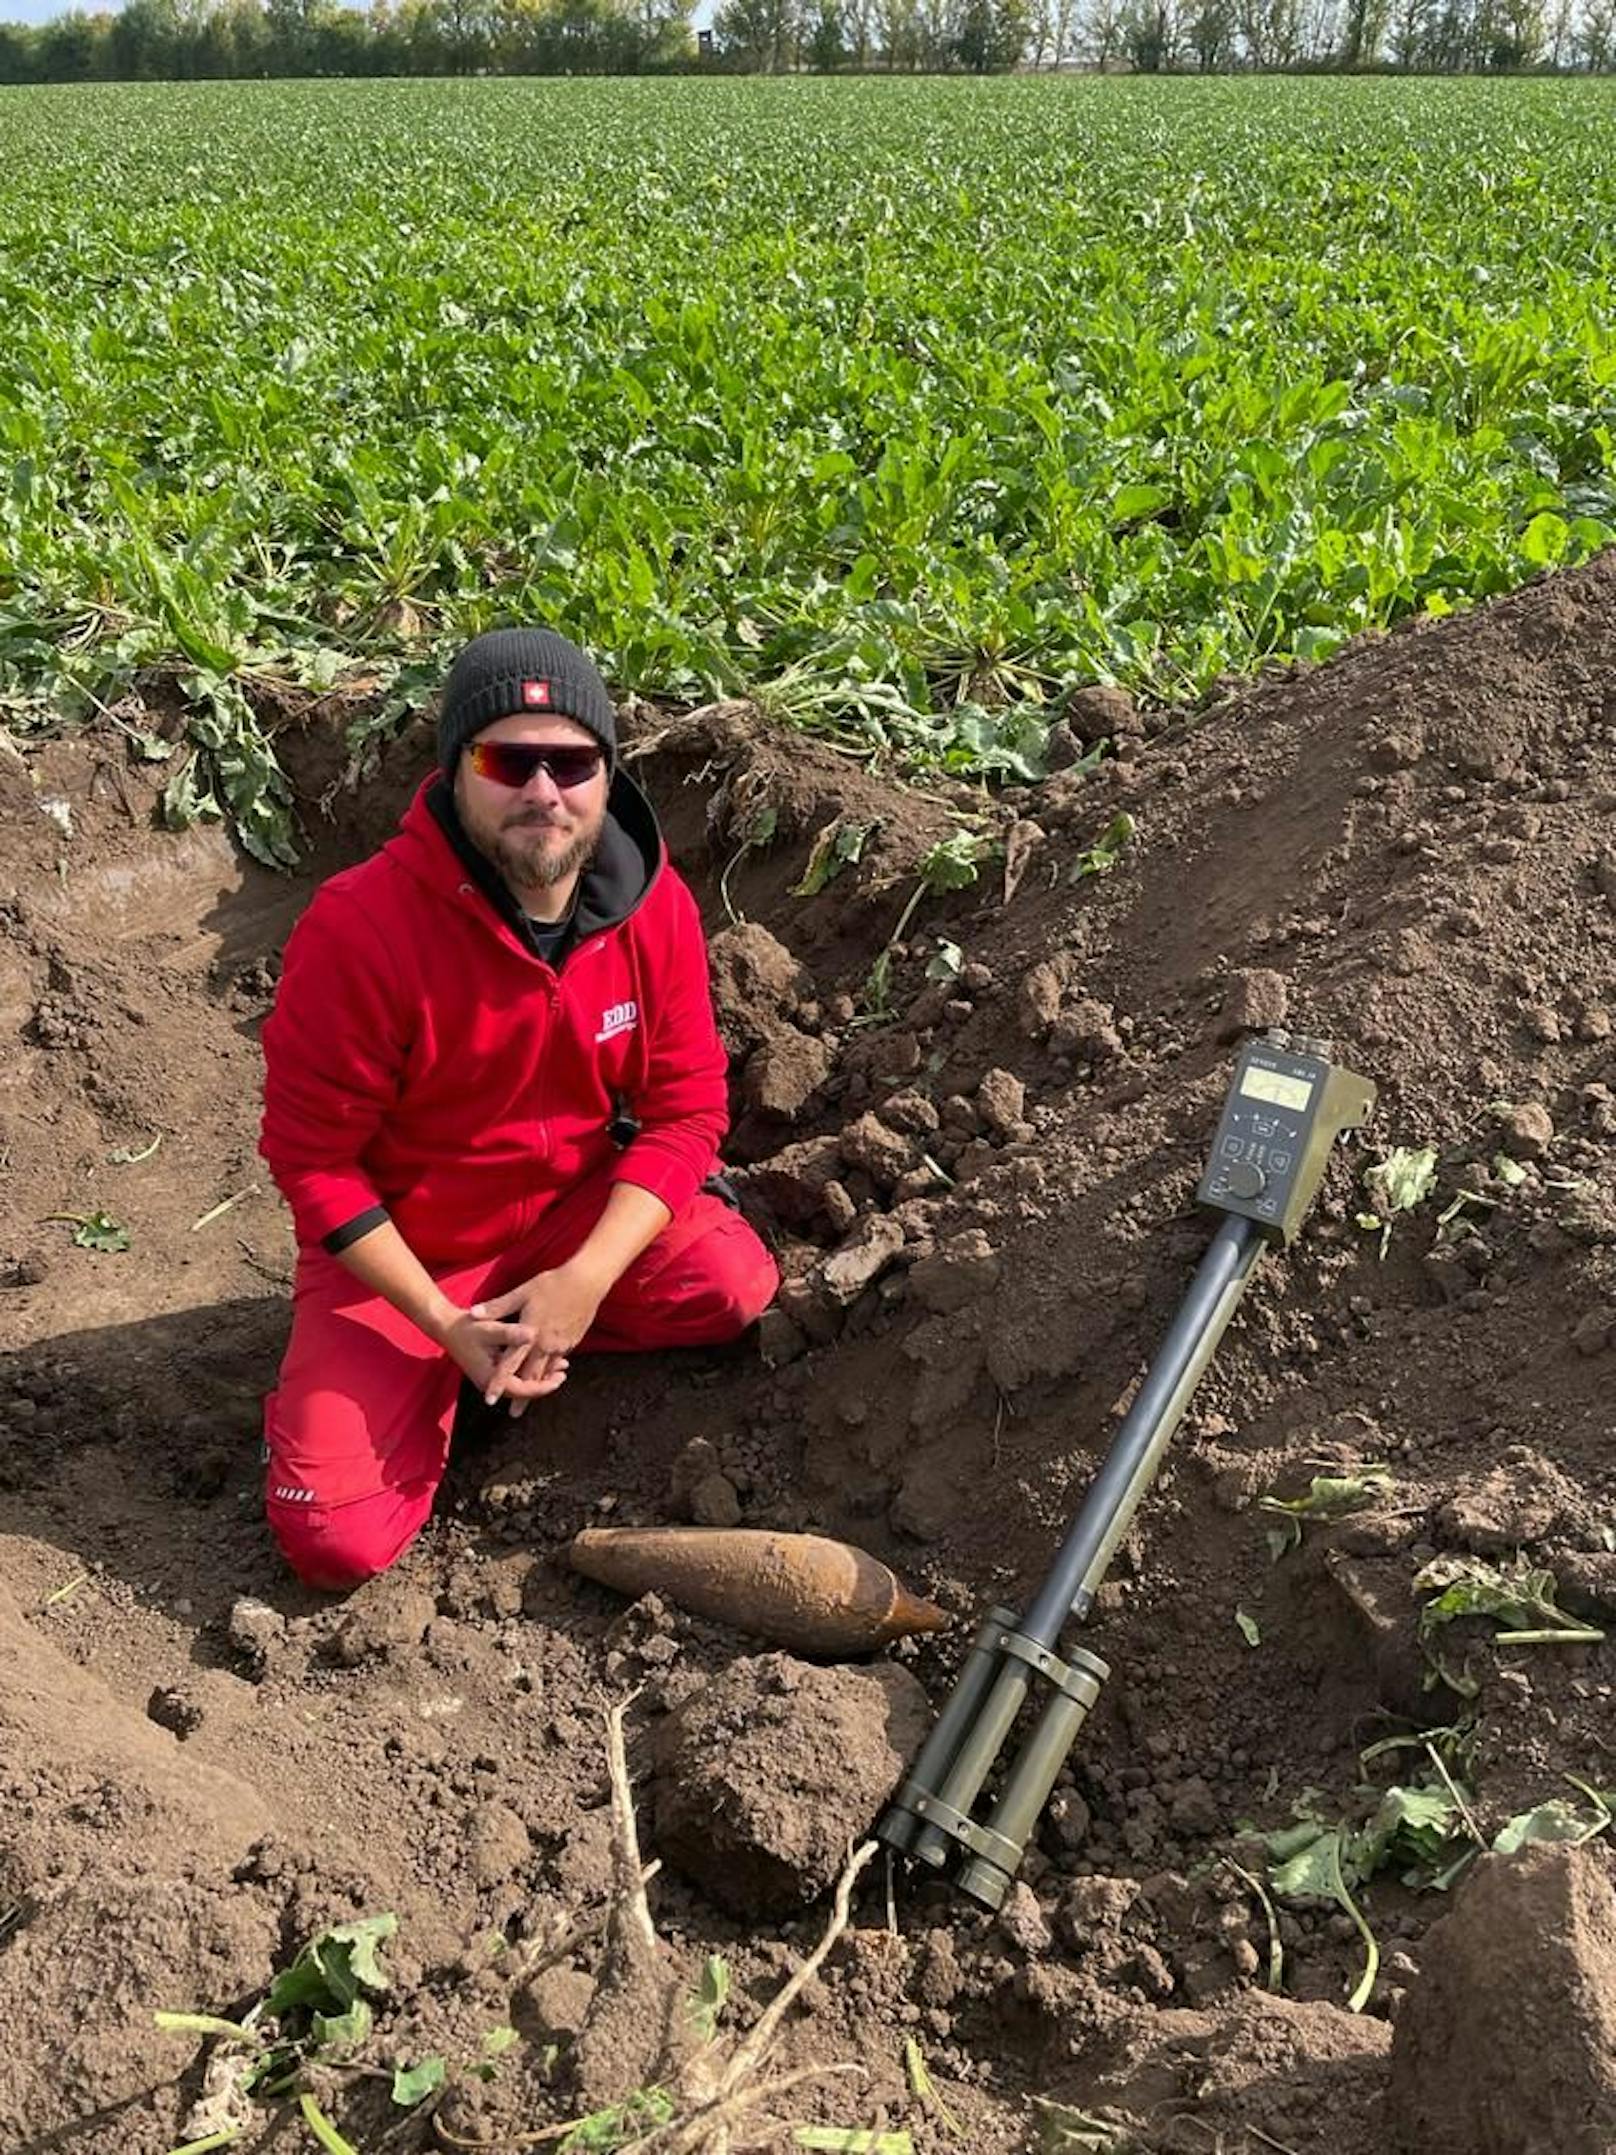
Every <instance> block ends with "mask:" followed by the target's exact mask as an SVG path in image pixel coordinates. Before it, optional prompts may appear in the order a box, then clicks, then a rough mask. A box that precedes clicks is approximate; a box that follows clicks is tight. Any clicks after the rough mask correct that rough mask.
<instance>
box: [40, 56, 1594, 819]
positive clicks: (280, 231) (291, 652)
mask: <svg viewBox="0 0 1616 2155" xmlns="http://www.w3.org/2000/svg"><path fill="white" fill-rule="evenodd" d="M1613 269H1616V91H1613V90H1612V89H1611V87H1610V86H1608V85H1606V84H1604V83H1601V82H1574V83H1572V82H1549V81H1536V82H1519V81H1506V82H1477V81H1463V82H1396V83H1394V82H1389V81H1375V80H1345V81H1324V80H1318V81H1300V80H1298V81H1229V80H1221V81H1211V82H1204V83H1203V82H1193V81H1172V80H1168V81H1149V80H1144V79H1137V80H1107V81H1100V80H1094V79H1079V80H1065V81H1049V80H1040V81H1033V80H1010V81H990V82H966V81H952V80H940V81H881V80H865V81H846V82H835V81H808V80H800V81H764V80H756V79H753V80H748V81H730V82H726V81H699V80H686V81H677V80H670V81H664V82H657V81H649V80H640V81H623V82H557V81H547V82H539V81H532V82H521V81H488V82H467V83H454V82H430V83H428V82H411V83H316V82H298V83H229V84H225V83H219V84H183V85H173V86H158V85H154V86H145V85H138V86H124V87H111V86H109V87H102V88H92V89H80V90H38V89H35V90H13V91H8V92H3V93H0V300H3V303H4V305H3V319H4V323H5V333H4V336H3V337H0V708H3V709H4V711H5V713H6V714H7V716H8V719H9V722H10V723H11V724H12V725H13V726H17V725H24V726H26V725H30V724H34V723H38V722H40V721H41V720H42V719H44V718H46V717H47V716H48V715H50V714H52V713H54V714H56V715H62V714H64V713H65V714H68V715H71V714H72V713H73V712H75V711H82V710H84V709H87V708H89V706H90V702H91V700H92V699H99V700H100V701H102V702H110V701H113V700H114V699H115V698H116V697H117V696H118V694H119V693H120V692H121V691H122V690H123V689H124V688H125V687H126V686H127V685H128V683H129V681H130V679H131V677H132V675H133V674H134V672H135V671H137V670H138V669H141V668H146V667H152V666H154V665H155V666H162V667H167V668H169V669H172V671H173V674H174V677H175V679H176V681H177V682H178V684H179V687H180V689H181V691H182V693H183V694H184V695H185V696H186V697H187V698H188V700H189V703H190V706H191V709H192V712H193V739H194V740H196V741H198V742H200V743H202V744H203V748H204V753H203V754H202V755H201V756H199V757H198V758H197V759H196V760H195V761H194V762H193V763H192V764H191V766H190V767H189V768H188V769H185V770H183V771H180V772H179V775H178V777H177V779H176V782H175V785H174V787H173V789H172V790H173V795H174V806H175V811H176V813H179V814H188V813H194V812H198V811H201V812H216V811H217V809H218V808H219V807H220V806H223V807H224V808H226V809H227V810H228V811H229V812H230V813H232V814H233V815H234V817H235V818H236V820H237V821H238V824H239V825H240V827H241V828H242V830H243V832H244V835H245V836H246V837H247V838H248V840H249V842H250V843H251V844H252V845H253V846H254V848H255V850H258V851H259V852H260V853H263V854H265V855H267V856H272V857H273V856H277V855H283V854H284V853H285V850H286V847H287V845H288V843H289V838H288V828H287V823H286V818H285V815H284V810H283V806H282V802H281V799H280V795H279V789H278V786H277V782H276V774H275V772H274V768H273V762H272V758H271V757H270V755H269V752H268V750H267V748H266V747H265V746H264V744H263V741H262V739H261V737H260V736H259V734H258V732H257V728H256V725H255V722H254V719H253V716H252V710H253V704H254V703H255V702H256V703H259V704H260V705H261V703H262V698H260V697H258V696H256V695H255V694H254V684H255V683H269V684H273V683H276V682H285V681H291V682H295V683H300V684H304V685H309V686H315V687H324V686H330V685H332V684H334V683H336V682H339V681H341V680H343V679H344V678H346V677H348V676H350V675H353V674H360V675H363V676H364V678H366V679H367V680H378V681H379V682H380V683H381V684H382V686H383V688H385V689H387V690H388V691H389V692H390V694H391V697H392V706H391V707H392V708H393V709H395V710H396V709H399V708H402V707H403V705H404V703H405V702H407V700H408V699H409V698H410V697H411V696H412V695H418V694H419V693H420V692H421V687H422V684H423V683H424V682H425V681H427V680H428V679H429V678H430V677H431V676H430V668H431V667H432V665H433V664H434V663H435V661H436V659H437V657H438V655H439V654H440V653H441V651H442V650H443V649H444V648H446V647H447V645H448V643H449V642H450V641H452V640H453V639H454V638H456V637H458V636H460V635H462V634H464V633H465V632H466V631H468V630H471V629H474V628H476V627H478V626H480V625H482V624H484V623H487V622H489V621H493V620H497V619H502V618H506V617H509V616H512V615H537V616H542V617H544V618H546V619H551V620H555V621H557V622H559V623H561V624H563V625H565V626H566V627H567V628H568V629H569V630H571V631H572V632H573V633H575V634H576V635H578V636H579V637H581V638H582V639H583V640H584V641H585V642H587V643H589V644H591V645H592V646H593V647H594V648H595V649H596V650H597V651H599V652H600V654H601V655H602V657H603V659H604V661H605V663H606V665H607V667H608V669H609V671H610V673H611V674H612V676H613V678H614V679H615V680H616V681H617V682H618V683H619V684H620V685H621V686H622V687H624V688H635V689H639V690H642V691H644V692H647V693H649V694H652V695H658V696H665V697H671V698H697V697H703V696H706V695H708V694H711V693H713V692H717V691H722V690H733V689H737V688H740V687H742V686H743V685H744V686H750V687H756V686H758V685H760V684H762V685H764V686H765V687H767V686H769V685H771V684H772V693H773V697H774V700H775V702H776V704H777V706H778V707H779V708H781V709H783V710H785V711H788V712H790V713H792V714H794V715H796V716H798V717H802V718H805V719H811V720H813V721H815V722H818V723H822V724H827V725H836V726H838V727H842V728H848V729H854V730H857V731H858V732H860V733H861V734H863V735H864V736H866V737H869V738H873V739H875V740H877V741H880V742H886V743H889V744H892V745H893V746H895V747H897V748H899V749H900V750H901V751H902V752H904V753H905V754H906V755H918V756H920V757H930V758H939V757H940V758H943V759H944V760H946V761H948V762H950V763H952V764H953V765H954V766H955V767H956V768H960V769H988V770H992V769H1014V768H1018V767H1021V766H1023V765H1024V764H1025V763H1026V762H1027V761H1028V759H1032V758H1034V757H1035V756H1036V752H1037V745H1038V740H1039V737H1040V734H1041V725H1040V723H1039V722H1038V721H1039V714H1040V712H1041V711H1046V709H1047V702H1048V700H1049V699H1050V698H1051V697H1053V696H1054V695H1056V694H1058V692H1059V690H1060V689H1061V687H1062V686H1063V685H1064V684H1069V683H1072V682H1081V681H1088V680H1094V679H1112V680H1118V681H1121V682H1124V683H1126V684H1129V685H1131V686H1135V687H1137V688H1139V689H1141V690H1143V691H1145V692H1148V693H1150V694H1152V695H1155V696H1160V697H1168V698H1193V697H1194V696H1195V695H1197V694H1198V693H1201V692H1203V691H1204V690H1205V689H1206V687H1207V685H1208V684H1209V683H1210V682H1211V681H1212V680H1213V679H1214V677H1215V676H1217V675H1218V674H1220V673H1222V672H1225V671H1228V670H1243V669H1247V668H1249V667H1251V666H1252V665H1254V664H1256V663H1257V662H1259V661H1260V660H1261V659H1262V658H1264V657H1265V656H1268V655H1271V654H1283V653H1300V654H1303V655H1307V656H1320V655H1323V654H1325V653H1327V652H1328V651H1329V650H1330V649H1332V648H1333V647H1334V645H1335V644H1336V643H1337V642H1338V641H1339V640H1340V639H1341V638H1342V637H1343V636H1345V635H1347V634H1350V633H1351V632H1352V631H1354V630H1356V629H1358V628H1361V627H1363V626H1365V625H1366V624H1372V623H1383V622H1386V621H1389V620H1391V619H1394V618H1395V617H1397V616H1398V615H1400V614H1404V613H1407V612H1408V611H1410V610H1411V609H1418V608H1421V607H1426V608H1431V609H1433V610H1440V609H1443V608H1446V607H1450V606H1452V605H1454V604H1457V603H1462V602H1463V601H1465V600H1468V599H1473V598H1475V597H1477V596H1479V595H1482V594H1485V593H1488V592H1493V591H1498V590H1500V589H1503V588H1506V587H1508V586H1509V585H1511V584H1513V583H1516V582H1518V581H1519V580H1520V579H1521V578H1522V577H1524V576H1526V575H1528V574H1530V573H1532V572H1533V571H1534V570H1535V569H1537V568H1538V567H1540V566H1543V565H1545V564H1551V563H1556V562H1560V561H1570V560H1575V559H1578V558H1580V557H1581V556H1583V555H1584V554H1586V553H1587V552H1589V551H1590V550H1592V549H1593V548H1595V547H1598V546H1600V545H1603V544H1604V543H1605V542H1606V541H1607V540H1608V539H1609V538H1610V537H1611V536H1612V532H1613V530H1616V449H1613V428H1616V335H1613V327H1612V323H1613V308H1616V301H1613V298H1612V294H1613V291H1616V285H1613V282H1612V272H1613ZM244 690H245V691H246V692H247V693H246V694H244V693H243V692H244ZM149 745H150V749H151V752H152V753H153V754H154V755H156V754H157V753H158V752H159V751H160V750H161V749H162V748H163V747H164V744H163V743H161V742H159V741H157V740H155V739H153V740H151V741H150V744H149ZM174 760H175V762H176V765H177V764H178V760H179V759H178V758H175V759H174Z"/></svg>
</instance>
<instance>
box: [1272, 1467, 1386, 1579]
mask: <svg viewBox="0 0 1616 2155" xmlns="http://www.w3.org/2000/svg"><path fill="white" fill-rule="evenodd" d="M1392 1487H1393V1481H1392V1474H1391V1470H1390V1468H1388V1467H1383V1466H1380V1465H1379V1464H1372V1465H1368V1466H1363V1467H1359V1468H1358V1469H1357V1471H1356V1472H1355V1473H1352V1474H1315V1475H1314V1477H1313V1479H1312V1480H1311V1481H1310V1482H1309V1483H1308V1486H1307V1491H1306V1493H1305V1495H1302V1496H1299V1497H1276V1496H1273V1495H1268V1496H1262V1497H1259V1498H1258V1499H1257V1509H1258V1510H1259V1511H1265V1512H1280V1513H1283V1514H1284V1515H1285V1516H1286V1517H1287V1518H1289V1519H1291V1520H1293V1521H1295V1522H1296V1525H1295V1530H1294V1539H1292V1540H1290V1541H1288V1542H1286V1544H1285V1545H1284V1546H1285V1548H1294V1547H1295V1545H1296V1543H1297V1542H1299V1541H1300V1540H1301V1538H1302V1529H1301V1521H1302V1520H1304V1519H1345V1518H1346V1517H1348V1515H1349V1514H1350V1513H1352V1512H1355V1511H1363V1510H1365V1509H1366V1508H1367V1507H1368V1506H1370V1505H1372V1504H1377V1503H1378V1502H1379V1501H1380V1499H1381V1498H1382V1497H1384V1496H1387V1495H1389V1494H1390V1492H1391V1490H1392ZM1270 1545H1272V1537H1270ZM1283 1554H1284V1548H1281V1549H1279V1550H1276V1551H1275V1555H1276V1557H1278V1556H1282V1555H1283Z"/></svg>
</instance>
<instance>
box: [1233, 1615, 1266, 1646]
mask: <svg viewBox="0 0 1616 2155" xmlns="http://www.w3.org/2000/svg"><path fill="white" fill-rule="evenodd" d="M1234 1620H1235V1622H1236V1623H1237V1624H1238V1625H1239V1627H1240V1636H1241V1637H1242V1638H1243V1639H1244V1640H1245V1642H1246V1644H1247V1645H1248V1646H1261V1644H1262V1633H1261V1631H1260V1630H1259V1629H1258V1627H1257V1619H1256V1618H1255V1617H1254V1616H1248V1615H1247V1613H1246V1611H1245V1610H1244V1609H1236V1610H1235V1612H1234Z"/></svg>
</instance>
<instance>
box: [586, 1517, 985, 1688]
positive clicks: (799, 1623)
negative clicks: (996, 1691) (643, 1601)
mask: <svg viewBox="0 0 1616 2155" xmlns="http://www.w3.org/2000/svg"><path fill="white" fill-rule="evenodd" d="M569 1555H570V1557H571V1561H572V1566H573V1569H574V1570H575V1571H581V1572H582V1573H583V1574H584V1576H585V1577H586V1578H589V1579H598V1580H599V1581H600V1583H601V1584H602V1585H603V1586H614V1587H616V1588H617V1590H618V1592H619V1593H622V1594H636V1595H637V1594H653V1593H654V1594H666V1595H667V1597H668V1599H669V1600H670V1601H674V1602H677V1603H678V1605H679V1606H680V1608H682V1609H689V1610H690V1611H692V1613H693V1614H695V1615H697V1616H710V1617H713V1618H715V1619H716V1620H717V1621H718V1622H719V1623H724V1624H733V1625H734V1627H735V1629H736V1630H737V1631H750V1632H754V1633H756V1635H757V1636H758V1637H759V1638H764V1639H767V1640H769V1641H770V1643H771V1644H773V1645H776V1646H783V1647H785V1648H787V1649H788V1650H789V1651H790V1652H793V1653H799V1654H822V1655H825V1656H827V1657H831V1658H834V1657H835V1656H836V1655H839V1654H867V1653H870V1652H873V1650H874V1649H875V1648H876V1647H878V1646H884V1645H885V1644H886V1642H887V1640H888V1639H901V1638H904V1637H906V1636H907V1635H908V1634H909V1633H910V1632H912V1631H940V1630H941V1629H942V1628H943V1626H944V1625H945V1624H946V1623H947V1622H948V1618H947V1617H946V1616H945V1615H944V1614H943V1611H942V1610H941V1609H939V1608H938V1607H937V1606H936V1605H935V1603H933V1602H930V1601H922V1600H921V1598H920V1597H919V1595H918V1594H911V1593H910V1591H909V1589H908V1587H906V1586H905V1585H904V1583H903V1581H902V1580H901V1579H900V1578H899V1577H898V1575H897V1573H896V1572H895V1571H892V1570H891V1569H889V1567H888V1566H887V1565H885V1564H883V1563H882V1562H881V1561H880V1560H879V1559H878V1558H876V1557H873V1556H871V1555H869V1554H868V1553H867V1552H866V1551H865V1550H863V1549H855V1548H853V1547H852V1545H851V1544H850V1543H848V1542H845V1541H831V1540H829V1539H827V1537H826V1536H824V1535H823V1534H771V1533H767V1532H765V1531H763V1530H762V1529H758V1528H750V1527H708V1526H644V1527H635V1526H605V1527H589V1528H586V1529H585V1531H584V1532H583V1533H582V1534H579V1535H578V1536H577V1537H576V1539H575V1540H574V1541H573V1544H572V1547H571V1550H570V1551H569Z"/></svg>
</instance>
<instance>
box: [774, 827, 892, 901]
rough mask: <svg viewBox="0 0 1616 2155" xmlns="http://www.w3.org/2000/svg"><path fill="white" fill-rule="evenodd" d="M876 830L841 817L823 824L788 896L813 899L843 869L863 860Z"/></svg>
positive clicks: (832, 881) (833, 880)
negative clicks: (799, 875) (806, 861)
mask: <svg viewBox="0 0 1616 2155" xmlns="http://www.w3.org/2000/svg"><path fill="white" fill-rule="evenodd" d="M878 828H879V825H878V824H875V823H854V822H851V821H849V820H848V819H847V818H846V817H842V816H839V817H838V818H837V819H836V821H835V822H834V823H827V824H826V826H825V828H824V829H823V830H822V831H821V832H820V833H819V836H818V837H817V838H816V839H815V840H814V844H813V850H812V852H811V853H810V854H809V855H808V865H807V867H806V868H805V869H804V870H803V872H802V880H801V882H799V883H793V884H792V886H791V895H792V897H793V898H813V897H816V896H817V895H818V893H819V892H820V891H822V890H823V889H824V888H825V886H826V885H827V884H828V883H834V882H835V880H836V878H837V877H838V876H839V875H840V874H841V873H842V871H843V870H844V869H846V868H851V867H853V866H854V865H855V864H856V863H857V862H858V861H860V860H861V859H862V858H863V856H864V848H865V846H866V845H867V844H868V843H869V841H870V838H871V835H872V834H873V833H874V832H875V831H876V830H877V829H878Z"/></svg>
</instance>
